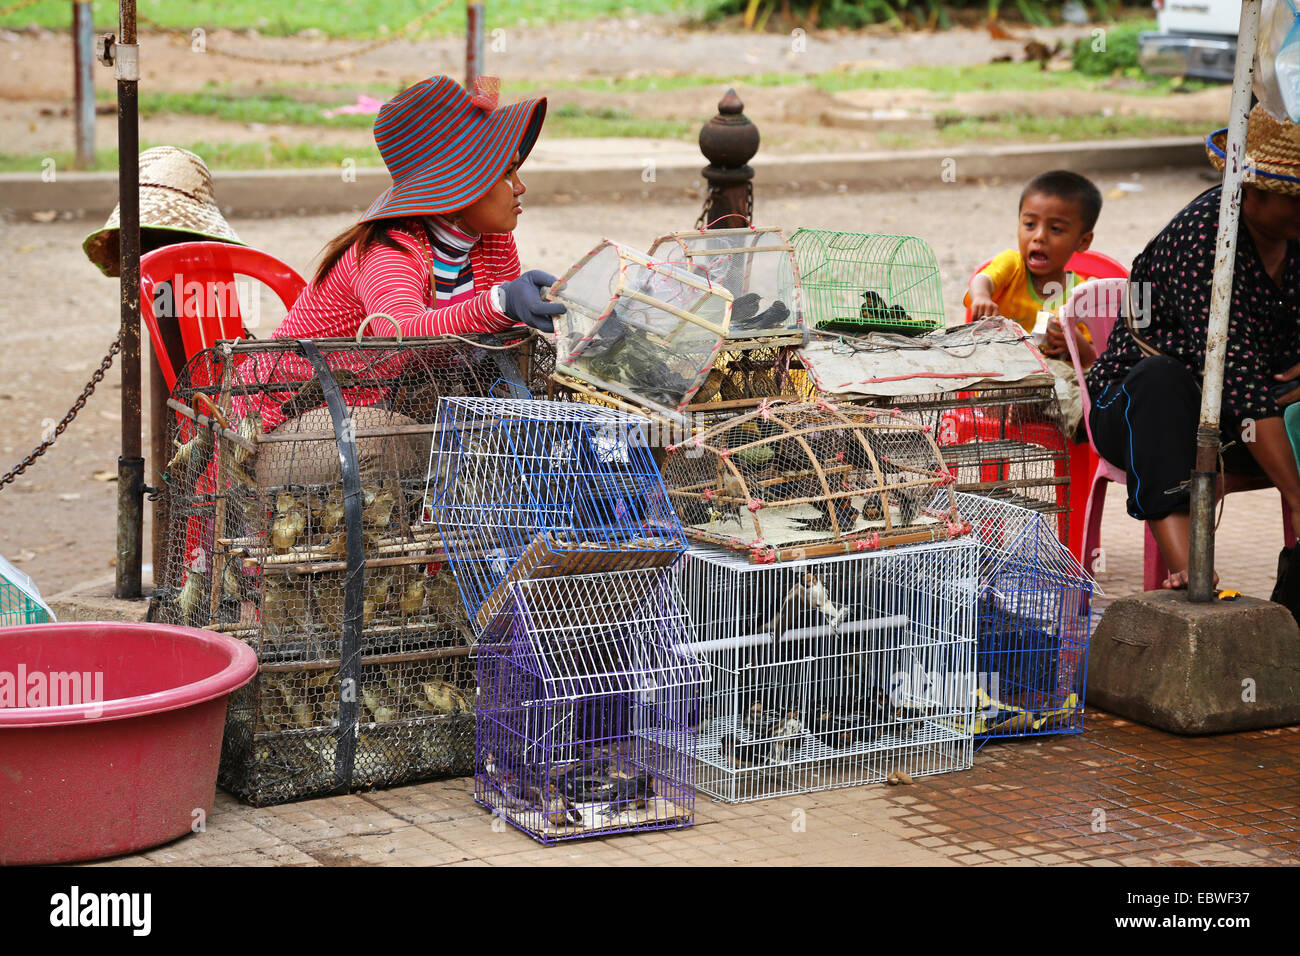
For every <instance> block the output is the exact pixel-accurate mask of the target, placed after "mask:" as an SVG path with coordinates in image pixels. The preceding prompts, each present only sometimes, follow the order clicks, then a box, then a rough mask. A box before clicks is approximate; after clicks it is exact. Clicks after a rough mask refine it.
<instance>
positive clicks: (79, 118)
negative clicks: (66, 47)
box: [72, 0, 95, 169]
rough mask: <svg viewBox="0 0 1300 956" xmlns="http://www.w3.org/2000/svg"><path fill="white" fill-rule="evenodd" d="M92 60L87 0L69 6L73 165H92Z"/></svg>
mask: <svg viewBox="0 0 1300 956" xmlns="http://www.w3.org/2000/svg"><path fill="white" fill-rule="evenodd" d="M94 62H95V24H94V21H93V20H92V19H91V16H90V3H89V0H76V3H74V4H73V5H72V73H73V77H72V79H73V82H72V88H73V93H74V100H75V106H74V109H73V113H74V116H75V123H76V137H77V168H78V169H89V168H90V167H91V166H93V165H94V164H95V81H94V78H93V77H92V76H91V72H90V71H91V67H92V66H93V64H94Z"/></svg>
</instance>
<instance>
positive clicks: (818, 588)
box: [762, 572, 846, 641]
mask: <svg viewBox="0 0 1300 956" xmlns="http://www.w3.org/2000/svg"><path fill="white" fill-rule="evenodd" d="M845 610H846V609H845V608H840V607H836V606H835V604H834V602H832V601H831V599H830V594H829V593H828V592H827V590H826V585H825V584H824V583H822V580H821V578H819V577H818V576H817V575H815V574H813V573H811V572H807V573H805V574H802V575H800V576H799V577H798V578H797V579H796V581H795V583H794V584H793V585H791V587H790V590H789V591H787V592H786V595H785V599H784V600H783V601H782V602H781V606H780V607H779V608H777V611H776V613H775V614H773V615H772V616H771V617H770V618H768V620H767V622H766V623H765V624H763V626H762V630H763V631H765V632H766V633H768V634H771V635H772V639H773V640H774V641H775V640H776V639H778V638H779V637H780V636H781V635H782V634H784V633H785V632H786V631H788V630H790V629H791V628H795V627H806V626H807V625H808V624H810V623H812V621H813V620H816V617H817V615H821V616H822V617H823V618H825V619H826V621H827V622H828V623H829V624H830V625H831V627H832V628H836V627H838V626H839V623H840V620H841V619H842V618H843V617H844V614H845ZM810 618H811V619H812V620H810Z"/></svg>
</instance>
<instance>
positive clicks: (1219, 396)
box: [1187, 0, 1260, 603]
mask: <svg viewBox="0 0 1300 956" xmlns="http://www.w3.org/2000/svg"><path fill="white" fill-rule="evenodd" d="M1259 5H1260V0H1242V4H1241V27H1240V29H1239V31H1238V33H1237V62H1236V68H1235V70H1234V72H1233V77H1232V105H1231V106H1230V107H1229V109H1228V142H1227V145H1226V146H1225V147H1224V155H1225V162H1224V165H1223V196H1222V198H1221V199H1220V201H1219V235H1218V243H1217V245H1216V246H1215V249H1214V286H1213V289H1212V291H1211V293H1210V316H1209V323H1208V324H1209V328H1208V330H1207V332H1206V336H1205V373H1204V377H1203V379H1202V382H1201V419H1200V423H1199V424H1198V426H1197V429H1196V467H1195V470H1194V471H1193V472H1192V486H1191V492H1192V507H1191V553H1190V555H1189V562H1188V569H1187V597H1188V599H1189V600H1191V601H1197V602H1201V603H1204V602H1206V601H1209V600H1211V599H1212V598H1213V596H1214V504H1215V499H1216V497H1217V494H1216V492H1217V488H1216V487H1215V484H1216V480H1217V475H1218V470H1219V469H1218V465H1219V406H1220V405H1221V404H1222V403H1223V357H1224V352H1225V350H1226V348H1227V338H1228V309H1229V306H1230V305H1231V304H1232V274H1233V266H1234V265H1235V264H1236V259H1237V229H1238V224H1239V222H1240V217H1241V183H1242V178H1243V174H1244V173H1245V167H1246V116H1247V114H1248V113H1249V112H1250V87H1251V77H1252V76H1253V75H1254V68H1255V44H1256V39H1257V38H1258V36H1259Z"/></svg>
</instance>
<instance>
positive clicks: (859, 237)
mask: <svg viewBox="0 0 1300 956" xmlns="http://www.w3.org/2000/svg"><path fill="white" fill-rule="evenodd" d="M790 244H791V245H792V246H794V250H795V259H796V261H797V264H798V270H799V277H800V281H801V283H802V285H803V296H804V311H805V313H806V314H807V316H808V319H809V320H810V321H811V322H812V323H813V326H814V327H815V328H817V329H822V330H826V331H833V332H848V333H851V334H865V333H867V332H877V331H879V332H900V333H903V334H905V335H921V334H923V333H925V332H932V331H934V330H935V329H938V328H942V327H943V325H944V308H943V287H942V284H941V282H940V279H939V262H938V260H937V259H936V258H935V255H934V249H933V248H931V247H930V244H929V243H927V242H926V241H925V240H924V239H918V238H916V237H915V236H886V235H869V234H866V233H856V232H833V231H828V230H822V229H799V230H798V231H796V232H795V234H794V235H793V236H791V237H790Z"/></svg>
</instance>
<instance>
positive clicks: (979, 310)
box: [970, 296, 998, 322]
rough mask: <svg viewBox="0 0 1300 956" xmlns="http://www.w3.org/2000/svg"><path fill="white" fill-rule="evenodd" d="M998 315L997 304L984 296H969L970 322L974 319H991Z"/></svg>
mask: <svg viewBox="0 0 1300 956" xmlns="http://www.w3.org/2000/svg"><path fill="white" fill-rule="evenodd" d="M997 314H998V304H997V303H996V302H994V301H993V300H992V299H990V298H988V297H986V296H971V300H970V317H971V321H972V322H973V321H975V320H976V319H991V318H993V316H995V315H997Z"/></svg>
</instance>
